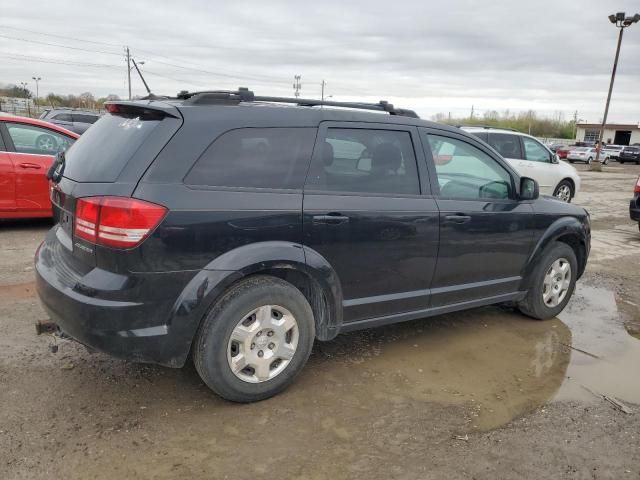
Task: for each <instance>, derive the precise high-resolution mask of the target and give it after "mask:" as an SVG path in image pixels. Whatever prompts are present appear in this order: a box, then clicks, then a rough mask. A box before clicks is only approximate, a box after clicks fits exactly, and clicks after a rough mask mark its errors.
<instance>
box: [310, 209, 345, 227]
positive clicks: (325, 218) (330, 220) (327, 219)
mask: <svg viewBox="0 0 640 480" xmlns="http://www.w3.org/2000/svg"><path fill="white" fill-rule="evenodd" d="M347 222H349V217H347V216H345V215H341V214H339V213H334V212H331V213H329V214H327V215H314V216H313V223H319V224H328V225H339V224H341V223H347Z"/></svg>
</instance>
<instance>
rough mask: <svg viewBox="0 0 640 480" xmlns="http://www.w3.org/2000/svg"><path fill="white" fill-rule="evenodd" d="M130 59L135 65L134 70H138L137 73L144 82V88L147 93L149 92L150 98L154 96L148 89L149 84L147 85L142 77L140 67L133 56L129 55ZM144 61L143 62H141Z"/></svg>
mask: <svg viewBox="0 0 640 480" xmlns="http://www.w3.org/2000/svg"><path fill="white" fill-rule="evenodd" d="M131 61H132V62H133V66H134V67H136V71H137V72H138V75H140V80H142V83H144V88H146V89H147V93H148V94H149V97H148V98H150V99H152V98H153V97H154V95H153V93H151V90H150V89H149V85H147V81H146V80H145V79H144V77H143V76H142V72H141V71H140V69H139V68H138V64H137V63H136V61H135V60H134V59H133V57H131ZM142 63H144V62H142Z"/></svg>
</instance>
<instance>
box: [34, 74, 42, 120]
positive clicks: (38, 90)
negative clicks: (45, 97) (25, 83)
mask: <svg viewBox="0 0 640 480" xmlns="http://www.w3.org/2000/svg"><path fill="white" fill-rule="evenodd" d="M31 78H32V79H33V80H34V81H35V82H36V115H37V114H38V111H39V105H40V102H39V101H38V99H39V97H40V88H39V85H38V82H39V81H40V80H42V77H31Z"/></svg>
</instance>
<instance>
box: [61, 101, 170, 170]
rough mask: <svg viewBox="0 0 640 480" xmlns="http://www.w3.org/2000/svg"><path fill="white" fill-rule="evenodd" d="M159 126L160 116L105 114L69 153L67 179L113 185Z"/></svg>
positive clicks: (66, 166)
mask: <svg viewBox="0 0 640 480" xmlns="http://www.w3.org/2000/svg"><path fill="white" fill-rule="evenodd" d="M159 124H160V120H159V119H158V118H157V117H152V118H151V119H144V118H143V117H139V116H134V115H122V114H117V115H113V114H106V115H103V116H102V117H101V118H100V120H98V121H97V122H96V123H94V124H93V126H92V127H91V128H90V129H89V130H87V131H86V133H85V134H84V135H82V137H80V139H79V140H78V141H77V142H76V143H75V144H74V145H73V147H71V148H70V149H69V150H68V151H67V153H66V160H65V167H64V176H65V177H67V178H70V179H71V180H75V181H76V182H114V181H116V179H117V178H118V176H119V175H120V172H121V171H122V169H123V168H124V167H125V165H126V164H127V162H128V161H129V160H130V159H131V158H132V157H133V155H134V154H135V152H136V150H138V148H140V146H141V145H142V144H143V143H144V141H145V139H146V138H147V137H148V136H149V134H150V133H151V132H152V131H153V129H154V128H156V127H157V126H158V125H159Z"/></svg>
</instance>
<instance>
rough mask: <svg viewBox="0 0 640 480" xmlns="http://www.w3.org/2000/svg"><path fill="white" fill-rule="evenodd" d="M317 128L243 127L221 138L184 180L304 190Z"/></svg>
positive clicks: (219, 185)
mask: <svg viewBox="0 0 640 480" xmlns="http://www.w3.org/2000/svg"><path fill="white" fill-rule="evenodd" d="M315 137H316V129H315V128H240V129H237V130H231V131H229V132H226V133H224V134H222V135H221V136H220V137H218V138H217V139H216V140H215V141H214V142H213V143H212V144H211V145H209V147H208V148H207V149H206V150H205V151H204V153H203V154H202V155H201V156H200V158H199V159H198V160H197V161H196V163H195V165H194V166H193V168H192V169H191V171H190V172H189V173H188V174H187V176H186V177H185V179H184V183H185V184H187V185H203V186H204V185H206V186H212V187H214V186H215V187H242V188H276V189H299V188H302V185H303V183H304V177H305V174H306V173H307V168H308V167H309V161H310V159H311V152H312V151H313V144H314V141H315Z"/></svg>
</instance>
